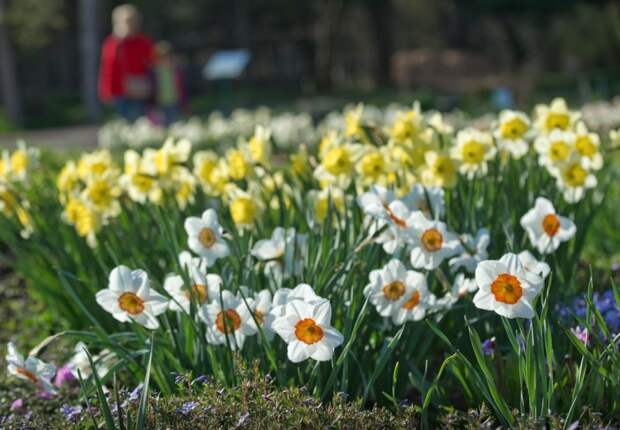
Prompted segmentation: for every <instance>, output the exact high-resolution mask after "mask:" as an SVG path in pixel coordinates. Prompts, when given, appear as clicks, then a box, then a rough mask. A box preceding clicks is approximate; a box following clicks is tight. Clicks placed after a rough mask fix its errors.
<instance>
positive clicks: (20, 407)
mask: <svg viewBox="0 0 620 430" xmlns="http://www.w3.org/2000/svg"><path fill="white" fill-rule="evenodd" d="M23 411H24V400H23V399H15V400H13V403H11V412H17V413H21V412H23Z"/></svg>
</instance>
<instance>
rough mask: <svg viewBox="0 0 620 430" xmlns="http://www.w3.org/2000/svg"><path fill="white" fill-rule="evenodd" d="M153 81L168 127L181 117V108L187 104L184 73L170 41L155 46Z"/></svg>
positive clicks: (158, 103) (156, 99)
mask: <svg viewBox="0 0 620 430" xmlns="http://www.w3.org/2000/svg"><path fill="white" fill-rule="evenodd" d="M153 81H154V85H153V88H154V89H155V105H156V107H157V108H158V109H159V110H160V111H161V114H162V116H163V122H164V125H165V126H166V127H168V126H170V124H172V123H174V122H176V121H178V120H179V119H180V117H181V108H182V107H183V106H184V104H185V88H184V84H183V75H182V73H181V70H180V69H179V67H178V66H177V65H176V62H175V60H174V56H173V54H172V46H171V45H170V43H168V42H159V43H157V45H156V46H155V64H154V66H153Z"/></svg>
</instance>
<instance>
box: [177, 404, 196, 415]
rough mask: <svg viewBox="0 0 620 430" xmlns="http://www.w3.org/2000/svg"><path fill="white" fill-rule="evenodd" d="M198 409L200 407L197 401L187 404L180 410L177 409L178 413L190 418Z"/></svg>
mask: <svg viewBox="0 0 620 430" xmlns="http://www.w3.org/2000/svg"><path fill="white" fill-rule="evenodd" d="M197 407H198V402H196V401H191V402H185V403H183V405H182V406H181V407H180V408H177V413H179V414H183V415H185V416H188V415H189V414H190V412H191V411H193V410H194V409H196V408H197Z"/></svg>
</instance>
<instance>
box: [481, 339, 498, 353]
mask: <svg viewBox="0 0 620 430" xmlns="http://www.w3.org/2000/svg"><path fill="white" fill-rule="evenodd" d="M482 353H483V354H484V355H493V354H494V353H495V336H493V337H492V338H490V339H487V340H485V341H484V342H482Z"/></svg>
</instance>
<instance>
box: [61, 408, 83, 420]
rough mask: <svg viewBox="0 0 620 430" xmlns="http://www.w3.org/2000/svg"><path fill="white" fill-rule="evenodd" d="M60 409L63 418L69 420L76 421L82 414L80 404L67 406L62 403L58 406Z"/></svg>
mask: <svg viewBox="0 0 620 430" xmlns="http://www.w3.org/2000/svg"><path fill="white" fill-rule="evenodd" d="M60 411H61V412H62V414H63V415H64V416H65V419H66V420H67V421H70V422H76V421H77V420H78V418H79V417H80V415H81V414H82V407H81V406H69V405H67V404H64V405H62V406H61V407H60Z"/></svg>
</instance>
